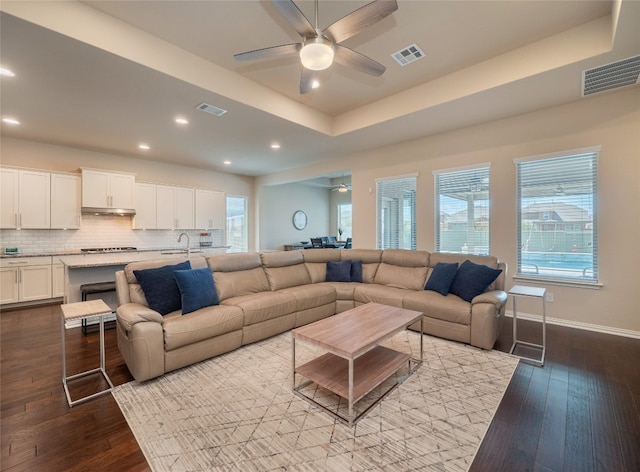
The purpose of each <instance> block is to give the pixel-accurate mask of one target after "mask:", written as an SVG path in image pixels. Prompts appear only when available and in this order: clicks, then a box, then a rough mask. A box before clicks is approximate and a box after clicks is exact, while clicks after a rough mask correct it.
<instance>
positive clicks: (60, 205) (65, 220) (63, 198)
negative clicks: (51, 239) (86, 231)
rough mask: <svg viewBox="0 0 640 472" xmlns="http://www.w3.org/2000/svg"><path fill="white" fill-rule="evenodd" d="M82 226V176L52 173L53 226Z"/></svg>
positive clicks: (54, 227) (56, 227)
mask: <svg viewBox="0 0 640 472" xmlns="http://www.w3.org/2000/svg"><path fill="white" fill-rule="evenodd" d="M79 227H80V176H79V175H72V174H51V228H53V229H78V228H79Z"/></svg>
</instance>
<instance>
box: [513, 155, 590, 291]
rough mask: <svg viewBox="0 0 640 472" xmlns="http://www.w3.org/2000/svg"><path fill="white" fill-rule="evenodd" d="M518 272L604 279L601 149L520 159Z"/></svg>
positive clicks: (539, 275)
mask: <svg viewBox="0 0 640 472" xmlns="http://www.w3.org/2000/svg"><path fill="white" fill-rule="evenodd" d="M516 174H517V175H516V179H517V199H518V205H517V221H518V226H517V247H518V254H517V274H518V275H521V276H527V277H533V278H541V279H557V280H561V281H562V280H564V281H586V282H597V281H598V219H597V198H598V186H597V183H598V152H597V151H589V152H581V153H578V154H571V155H566V156H557V155H554V157H551V158H539V159H534V160H517V161H516Z"/></svg>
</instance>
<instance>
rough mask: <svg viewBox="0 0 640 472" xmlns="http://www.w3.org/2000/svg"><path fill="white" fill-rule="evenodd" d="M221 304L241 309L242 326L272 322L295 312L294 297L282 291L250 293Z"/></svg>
mask: <svg viewBox="0 0 640 472" xmlns="http://www.w3.org/2000/svg"><path fill="white" fill-rule="evenodd" d="M221 303H222V304H225V305H235V306H238V307H240V308H242V312H243V313H244V326H248V325H252V324H256V323H261V322H263V321H268V320H273V319H276V318H279V317H281V316H286V315H290V314H293V313H295V311H296V297H295V296H293V295H292V294H290V293H284V291H280V292H271V291H269V290H268V291H266V292H261V293H250V294H247V295H242V296H240V297H233V298H228V299H226V300H224V301H222V302H221Z"/></svg>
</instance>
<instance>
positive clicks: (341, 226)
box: [338, 203, 352, 241]
mask: <svg viewBox="0 0 640 472" xmlns="http://www.w3.org/2000/svg"><path fill="white" fill-rule="evenodd" d="M340 230H342V234H341V235H340V240H341V241H346V240H347V238H351V237H352V232H351V231H352V223H351V203H341V204H339V205H338V234H340Z"/></svg>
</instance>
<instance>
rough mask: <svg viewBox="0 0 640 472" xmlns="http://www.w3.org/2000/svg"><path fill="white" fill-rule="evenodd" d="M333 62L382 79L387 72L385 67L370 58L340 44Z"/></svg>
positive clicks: (337, 46)
mask: <svg viewBox="0 0 640 472" xmlns="http://www.w3.org/2000/svg"><path fill="white" fill-rule="evenodd" d="M333 60H334V62H337V63H338V64H342V65H343V66H347V67H352V68H354V69H356V70H359V71H360V72H364V73H365V74H369V75H373V76H374V77H380V76H381V75H382V74H383V73H384V71H385V70H387V68H386V67H385V66H383V65H382V64H380V63H379V62H376V61H374V60H373V59H371V58H370V57H367V56H365V55H364V54H360V53H359V52H356V51H354V50H353V49H349V48H348V47H345V46H341V45H339V44H336V45H335V55H334V56H333Z"/></svg>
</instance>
